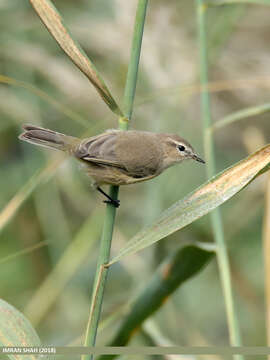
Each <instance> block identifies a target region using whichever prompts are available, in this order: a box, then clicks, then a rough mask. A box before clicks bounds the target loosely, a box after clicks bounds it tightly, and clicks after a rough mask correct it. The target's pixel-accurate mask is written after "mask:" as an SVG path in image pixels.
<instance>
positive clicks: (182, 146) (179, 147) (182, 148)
mask: <svg viewBox="0 0 270 360" xmlns="http://www.w3.org/2000/svg"><path fill="white" fill-rule="evenodd" d="M178 150H179V151H185V150H186V148H185V147H184V145H179V146H178Z"/></svg>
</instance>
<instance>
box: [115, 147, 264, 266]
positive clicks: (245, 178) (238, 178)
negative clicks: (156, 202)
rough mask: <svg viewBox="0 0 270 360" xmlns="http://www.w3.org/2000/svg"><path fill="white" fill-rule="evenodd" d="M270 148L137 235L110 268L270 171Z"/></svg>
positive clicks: (216, 205) (200, 189)
mask: <svg viewBox="0 0 270 360" xmlns="http://www.w3.org/2000/svg"><path fill="white" fill-rule="evenodd" d="M269 165H270V145H267V146H265V147H263V148H262V149H261V150H259V151H257V152H256V153H254V154H252V155H251V156H249V157H248V158H246V159H244V160H242V161H240V162H239V163H237V164H236V165H234V166H232V167H231V168H229V169H227V170H225V171H224V172H222V173H220V174H218V175H217V176H215V177H214V178H213V179H211V180H210V181H209V182H207V183H206V184H204V185H203V186H201V187H200V188H199V189H197V190H195V191H194V192H193V193H191V194H189V195H188V196H187V197H185V198H184V199H183V200H179V201H177V202H176V203H175V204H174V205H173V206H171V207H170V208H169V209H167V210H166V211H165V212H163V213H162V214H161V216H160V217H159V218H158V219H157V220H156V221H155V222H154V223H153V224H152V225H149V226H148V227H146V228H145V229H143V230H141V231H140V232H139V233H138V234H137V235H135V236H134V237H133V238H132V239H131V240H130V241H128V243H127V244H126V246H124V248H123V249H122V250H120V252H119V254H118V255H116V256H115V257H114V258H113V259H112V261H111V262H110V264H113V263H115V262H116V261H118V260H120V259H121V258H122V257H123V256H126V255H128V254H132V253H135V252H137V251H139V250H141V249H143V248H145V247H147V246H149V245H152V244H153V243H155V242H156V241H159V240H161V239H163V238H164V237H166V236H168V235H170V234H172V233H174V232H176V231H178V230H180V229H181V228H183V227H184V226H186V225H188V224H190V223H192V222H193V221H195V220H197V219H198V218H200V217H202V216H204V215H206V214H207V213H209V212H210V211H212V210H213V209H215V208H217V207H218V206H219V205H221V204H223V203H224V202H225V201H227V200H228V199H230V198H231V197H232V196H233V195H235V194H237V193H238V192H239V191H240V190H242V189H243V188H244V187H245V186H246V185H248V184H249V183H250V182H251V181H252V180H254V179H255V178H256V177H257V176H258V175H260V174H262V173H263V172H265V171H267V170H268V169H269Z"/></svg>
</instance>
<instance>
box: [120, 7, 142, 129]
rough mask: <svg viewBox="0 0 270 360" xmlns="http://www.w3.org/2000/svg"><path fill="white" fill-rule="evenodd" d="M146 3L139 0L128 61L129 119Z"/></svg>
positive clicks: (126, 103)
mask: <svg viewBox="0 0 270 360" xmlns="http://www.w3.org/2000/svg"><path fill="white" fill-rule="evenodd" d="M147 4H148V0H139V1H138V7H137V12H136V19H135V25H134V31H133V39H132V47H131V54H130V61H129V67H128V73H127V80H126V86H125V93H124V114H125V116H126V117H127V118H128V120H130V119H131V116H132V111H133V104H134V96H135V91H136V84H137V77H138V68H139V61H140V54H141V46H142V37H143V29H144V23H145V16H146V9H147ZM120 127H121V124H120ZM125 130H126V129H125Z"/></svg>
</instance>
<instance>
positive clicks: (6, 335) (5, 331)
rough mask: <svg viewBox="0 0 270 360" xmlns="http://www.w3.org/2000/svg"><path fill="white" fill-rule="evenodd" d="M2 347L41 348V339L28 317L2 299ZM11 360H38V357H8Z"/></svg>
mask: <svg viewBox="0 0 270 360" xmlns="http://www.w3.org/2000/svg"><path fill="white" fill-rule="evenodd" d="M0 346H12V347H13V346H15V347H16V346H41V342H40V339H39V337H38V335H37V333H36V331H35V329H34V328H33V327H32V325H31V324H30V322H29V321H28V320H27V319H26V317H25V316H24V315H23V314H22V313H21V312H20V311H18V310H17V309H15V308H14V307H13V306H11V305H10V304H8V303H7V302H6V301H4V300H2V299H0ZM7 356H8V357H9V359H11V360H36V359H38V355H34V354H27V355H15V354H14V355H13V354H9V355H7Z"/></svg>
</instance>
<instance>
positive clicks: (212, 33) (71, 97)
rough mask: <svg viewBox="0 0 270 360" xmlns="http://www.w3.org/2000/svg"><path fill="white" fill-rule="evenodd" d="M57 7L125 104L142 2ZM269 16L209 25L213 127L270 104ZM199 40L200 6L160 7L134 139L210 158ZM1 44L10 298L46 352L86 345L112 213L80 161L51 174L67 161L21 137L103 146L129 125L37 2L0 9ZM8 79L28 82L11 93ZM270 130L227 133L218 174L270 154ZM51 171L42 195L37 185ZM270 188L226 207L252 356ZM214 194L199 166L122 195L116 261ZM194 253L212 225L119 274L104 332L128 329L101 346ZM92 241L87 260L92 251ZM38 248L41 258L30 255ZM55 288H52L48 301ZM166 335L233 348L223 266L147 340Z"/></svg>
mask: <svg viewBox="0 0 270 360" xmlns="http://www.w3.org/2000/svg"><path fill="white" fill-rule="evenodd" d="M54 3H55V5H56V6H57V8H58V10H59V11H60V12H61V14H62V15H63V17H64V19H65V23H66V24H67V26H68V27H69V29H70V30H71V32H72V34H73V36H74V37H75V38H76V39H77V40H78V41H79V42H80V44H81V45H82V47H83V48H84V49H85V51H86V52H87V54H88V55H89V56H90V58H91V59H92V60H93V62H94V63H95V65H96V67H97V68H98V70H99V71H100V72H101V74H102V75H103V77H104V79H105V81H106V83H107V84H108V85H109V88H110V90H111V91H112V93H113V95H114V96H115V97H116V99H118V101H119V102H120V104H121V98H122V96H123V88H124V84H125V76H126V72H127V66H128V61H129V50H130V44H131V38H132V31H133V22H134V16H135V10H136V4H137V1H135V0H129V1H125V0H110V1H107V0H77V1H67V0H65V1H64V0H62V1H60V0H57V1H54ZM269 15H270V8H268V7H266V6H254V5H248V6H246V5H233V6H224V7H218V8H213V9H211V11H209V27H208V29H209V37H208V39H209V50H210V64H211V68H210V69H211V71H210V79H211V83H212V87H211V90H212V92H211V96H212V111H213V118H214V121H218V120H219V119H221V118H222V117H223V116H225V115H227V114H230V113H231V112H234V111H236V110H239V109H242V108H245V107H247V106H252V105H258V104H263V103H267V102H268V101H269V92H270V89H269V87H270V72H269V40H270V23H269ZM196 36H197V29H196V13H195V4H194V2H193V1H189V0H185V1H181V2H179V1H177V0H171V1H170V2H164V1H161V0H155V1H150V2H149V8H148V13H147V19H146V25H145V32H144V40H143V47H142V56H141V64H140V73H139V79H138V86H137V93H136V101H135V108H134V115H133V121H132V124H131V128H133V129H138V130H149V131H156V132H157V131H162V132H174V133H179V134H181V135H182V136H183V137H185V138H186V139H188V140H189V141H190V142H191V143H192V144H193V146H194V148H195V149H196V150H197V151H198V153H200V154H202V156H203V147H202V127H201V120H200V91H199V90H200V89H199V87H198V46H197V38H196ZM0 44H1V51H0V113H1V120H0V173H1V176H0V186H1V190H2V191H1V197H0V207H1V209H2V210H1V211H2V212H0V229H1V233H0V254H1V255H0V296H1V298H3V299H4V300H6V301H7V302H9V303H11V304H12V305H14V306H15V307H16V308H18V309H20V310H21V311H22V312H24V313H25V314H26V315H27V317H28V318H29V320H30V321H31V322H32V323H33V325H34V326H35V328H36V329H37V332H38V334H39V335H40V337H41V339H42V341H43V343H44V344H54V345H67V344H81V342H82V340H81V336H82V335H83V334H84V332H85V328H86V322H87V318H88V311H89V299H90V291H91V285H92V280H93V277H94V272H95V265H96V258H97V251H98V244H99V238H100V234H101V230H102V219H103V215H104V209H105V206H104V204H103V203H102V200H103V199H102V197H101V196H100V195H99V194H97V193H95V192H93V191H92V189H91V186H90V181H89V179H88V178H87V176H86V175H85V174H84V173H83V171H81V169H80V168H79V167H78V164H77V163H76V161H74V160H71V159H69V160H64V161H63V160H61V159H60V160H61V164H60V166H58V167H57V169H56V171H50V170H49V169H48V166H49V165H50V164H51V163H52V162H53V161H55V159H56V160H57V159H59V154H58V153H56V152H53V151H49V150H46V149H38V148H35V147H32V146H31V145H29V144H26V143H22V142H20V141H19V140H18V135H19V134H20V132H21V125H22V124H24V123H32V124H36V125H42V126H44V127H47V128H51V129H53V130H56V131H60V132H64V133H66V134H70V135H76V136H82V135H83V134H84V135H86V134H87V135H89V136H91V135H95V134H98V133H100V132H103V131H105V130H106V129H108V128H116V127H117V118H116V117H115V116H113V115H112V114H111V112H110V111H109V110H108V108H107V107H106V105H105V104H104V103H103V102H102V100H101V99H100V98H99V96H98V95H97V93H96V91H95V90H94V89H93V87H92V86H91V84H90V83H89V82H88V80H87V79H86V78H85V77H84V76H83V75H82V74H81V73H80V72H79V70H77V68H76V67H75V66H74V65H73V64H72V63H71V61H70V60H69V59H68V58H67V57H66V56H65V55H64V54H63V52H62V51H61V50H60V48H59V47H58V45H57V44H56V42H55V41H54V40H53V39H52V38H51V36H50V35H49V33H48V32H47V30H46V29H45V27H44V26H43V24H42V23H41V21H40V20H39V18H38V16H37V15H36V14H35V12H34V11H33V9H32V7H31V6H30V5H29V3H28V1H26V0H25V1H22V0H13V1H8V0H0ZM4 77H9V78H12V79H13V80H17V82H16V81H15V82H14V83H13V84H12V85H10V84H6V83H5V82H6V78H4ZM8 82H10V80H8ZM37 89H39V90H37ZM39 91H42V94H43V95H42V94H41V93H39ZM40 94H41V95H42V96H39V95H40ZM44 94H47V96H49V97H48V98H47V97H46V96H45V95H44ZM269 130H270V124H269V115H268V114H264V115H260V116H256V117H251V118H249V119H246V120H242V121H241V122H238V123H235V124H232V125H230V126H228V127H225V128H223V129H220V130H217V132H216V135H215V140H216V159H217V167H218V170H219V171H220V170H222V169H224V168H226V167H228V166H230V165H232V164H234V163H235V162H237V161H239V160H240V159H242V158H243V157H245V156H247V154H249V153H251V152H253V151H255V150H256V149H258V148H259V147H260V146H261V145H262V144H264V143H267V142H268V141H269V140H268V132H269ZM60 160H59V161H60ZM48 164H49V165H48ZM39 171H42V173H41V180H42V181H39V183H38V184H36V183H37V178H36V177H35V176H36V173H37V172H39ZM33 176H34V179H33V182H32V183H29V181H31V178H32V177H33ZM266 177H267V174H266V175H265V176H263V177H261V178H259V179H257V180H256V182H254V183H253V184H252V185H251V186H249V187H248V188H247V189H245V190H244V191H242V192H241V193H240V194H238V195H237V196H236V197H234V198H233V199H232V200H230V201H229V202H228V203H226V204H225V205H224V206H223V207H222V214H223V218H224V224H225V235H226V241H227V243H228V246H229V252H230V261H231V265H232V276H233V288H234V293H235V299H236V306H237V312H238V315H239V318H240V324H241V331H242V336H243V344H244V345H249V346H263V345H265V344H266V336H265V310H264V301H265V300H264V278H263V277H264V274H263V249H262V219H263V206H264V195H265V180H266ZM204 180H205V168H204V167H203V166H202V165H200V164H198V163H194V162H187V163H185V164H183V165H181V166H178V167H174V168H171V169H169V170H167V171H166V172H165V173H164V174H162V175H161V176H160V177H158V178H156V179H154V180H151V181H150V182H148V183H142V184H139V185H133V186H130V187H122V188H121V190H120V199H121V207H120V209H119V211H118V212H117V219H116V229H115V234H114V239H113V248H112V252H113V253H117V251H118V250H119V249H120V248H121V247H122V246H123V245H124V243H125V242H126V241H127V240H128V239H130V237H131V236H132V235H134V234H135V233H136V232H137V231H138V230H139V229H141V228H142V226H144V225H145V224H147V223H149V222H150V221H151V220H153V219H154V218H155V217H156V216H157V215H158V214H160V212H161V211H162V210H165V209H166V208H167V207H168V206H170V205H171V204H173V203H174V202H175V201H176V200H178V199H181V198H183V197H184V196H185V195H186V194H187V193H189V192H191V191H192V190H193V189H195V188H196V187H197V186H199V185H200V184H201V183H202V182H204ZM31 184H33V185H34V186H35V188H34V191H33V193H32V194H31V195H30V196H29V197H27V199H26V201H25V202H24V203H23V204H22V206H20V200H21V199H20V197H19V196H20V194H24V195H26V194H27V191H28V190H29V187H30V186H31ZM18 195H19V196H18ZM14 197H15V198H14ZM12 199H13V200H12ZM10 201H12V203H11V205H10V206H9V207H8V208H6V206H7V205H8V204H9V202H10ZM7 219H8V222H7ZM74 239H75V240H76V241H78V243H79V245H78V246H77V248H76V247H75V248H74V250H72V252H71V254H70V253H68V254H67V256H66V262H65V263H64V266H62V268H61V271H59V273H58V274H57V275H53V277H50V278H49V283H48V276H49V275H50V274H51V272H52V271H53V269H55V266H56V264H57V262H58V260H59V259H60V258H61V256H62V255H63V254H64V253H65V250H66V249H67V248H68V246H69V244H70V243H71V242H72V241H74ZM194 240H199V241H209V242H211V241H212V233H211V228H210V223H209V220H208V218H206V217H205V218H203V219H201V220H199V221H197V222H195V223H194V224H192V225H190V226H188V227H187V228H185V229H184V230H183V231H181V232H178V233H176V234H175V235H173V236H171V237H170V238H167V239H165V240H162V241H161V242H160V243H159V244H158V245H156V246H152V247H150V248H148V249H146V250H143V251H142V252H140V253H138V254H136V255H133V256H130V257H128V258H126V259H124V260H123V261H121V263H119V264H116V265H114V266H113V267H112V268H111V271H110V274H109V278H108V283H107V286H106V294H105V301H104V305H103V319H107V318H108V317H110V316H111V315H112V314H114V315H115V314H118V315H117V316H116V318H115V319H113V320H111V321H110V324H109V325H108V326H106V328H105V329H104V331H102V332H100V333H99V336H98V344H106V343H108V341H109V340H110V339H111V338H112V336H113V334H114V333H115V331H116V329H117V328H118V326H119V324H120V323H121V318H122V317H124V311H125V309H126V305H127V304H128V303H129V301H130V300H132V298H134V296H135V295H136V294H137V293H138V291H140V290H141V289H143V288H144V287H146V286H147V283H148V281H149V279H150V278H151V275H152V274H153V273H154V272H155V269H156V268H157V265H158V264H159V263H160V262H161V261H162V259H163V258H164V257H166V255H167V254H169V253H172V252H174V251H175V249H177V248H178V247H179V245H180V244H181V242H184V241H194ZM80 241H82V242H83V243H84V246H85V251H80V249H82V245H81V243H80ZM36 245H38V246H39V245H41V247H40V248H39V249H35V250H33V251H29V253H27V254H20V253H19V252H21V251H23V250H25V249H28V248H31V247H34V246H36ZM90 246H91V247H90ZM16 254H17V255H16ZM78 254H79V255H78ZM13 255H14V256H13ZM73 266H74V268H75V270H74V271H72V269H73ZM63 279H65V281H64V280H63ZM44 281H47V286H48V288H45V290H44V288H43V293H41V289H42V288H41V286H44ZM46 289H50V290H49V291H47V290H46ZM50 301H51V303H50V304H49V306H48V303H49V302H50ZM121 311H122V312H121ZM63 325H64V326H63ZM153 328H154V329H155V330H157V331H158V333H159V335H160V336H161V335H162V337H163V338H164V339H165V343H166V341H167V343H168V344H170V345H187V346H191V345H194V346H201V345H227V344H228V331H227V326H226V316H225V309H224V301H223V295H222V291H221V286H220V281H219V275H218V270H217V264H216V260H215V259H213V260H212V261H211V263H210V264H209V265H208V266H207V267H206V268H205V269H204V270H203V271H202V272H201V273H200V274H199V275H198V276H196V278H194V279H192V280H190V281H188V282H187V283H185V284H184V285H183V287H181V288H180V289H179V291H176V292H175V293H174V295H173V296H172V297H171V298H170V299H169V300H168V301H167V302H166V303H165V304H164V306H163V307H162V308H161V309H160V311H158V312H157V313H156V314H155V315H154V316H153V317H152V318H151V323H147V324H146V327H145V328H144V332H145V333H146V334H148V332H149V333H150V334H151V335H152V337H153V338H154V339H155V335H154V334H153ZM145 333H144V335H143V333H138V335H137V336H136V337H134V339H133V340H132V343H133V344H145V343H147V341H146V335H145ZM141 358H142V357H141ZM256 358H258V357H256Z"/></svg>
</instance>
